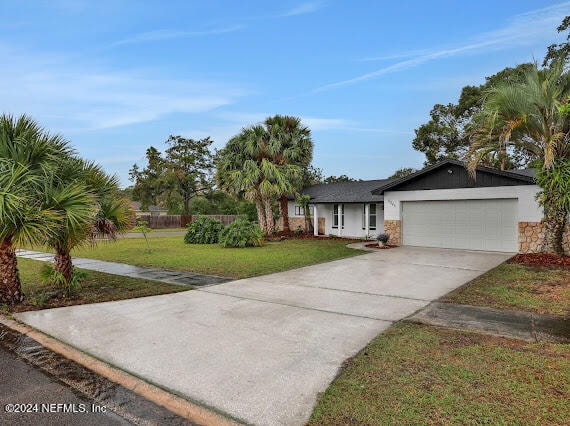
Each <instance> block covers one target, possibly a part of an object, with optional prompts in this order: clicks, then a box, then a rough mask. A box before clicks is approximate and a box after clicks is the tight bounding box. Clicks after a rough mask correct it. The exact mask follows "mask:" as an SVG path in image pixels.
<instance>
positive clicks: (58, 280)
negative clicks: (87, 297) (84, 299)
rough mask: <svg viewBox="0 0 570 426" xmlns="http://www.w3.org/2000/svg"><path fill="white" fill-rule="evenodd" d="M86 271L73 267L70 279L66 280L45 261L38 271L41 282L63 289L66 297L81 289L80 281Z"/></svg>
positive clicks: (84, 276)
mask: <svg viewBox="0 0 570 426" xmlns="http://www.w3.org/2000/svg"><path fill="white" fill-rule="evenodd" d="M86 277H87V273H86V272H83V271H78V270H77V269H75V268H73V270H72V272H71V281H70V282H67V281H66V280H65V277H64V276H63V274H62V273H61V272H58V271H56V270H55V269H54V267H53V265H51V264H49V263H46V264H44V265H43V266H42V269H41V271H40V279H41V280H42V281H43V282H46V283H48V284H51V285H53V286H54V287H57V288H60V289H62V290H64V292H65V295H66V296H67V297H71V296H73V295H74V294H76V293H77V292H78V291H79V290H81V282H82V281H84V280H85V278H86Z"/></svg>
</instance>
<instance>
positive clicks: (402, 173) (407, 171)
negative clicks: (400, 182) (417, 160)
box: [388, 167, 417, 179]
mask: <svg viewBox="0 0 570 426" xmlns="http://www.w3.org/2000/svg"><path fill="white" fill-rule="evenodd" d="M415 172H417V169H414V168H412V167H402V168H399V169H398V170H396V171H395V172H394V173H393V174H392V176H390V177H388V179H400V178H403V177H406V176H409V175H411V174H412V173H415Z"/></svg>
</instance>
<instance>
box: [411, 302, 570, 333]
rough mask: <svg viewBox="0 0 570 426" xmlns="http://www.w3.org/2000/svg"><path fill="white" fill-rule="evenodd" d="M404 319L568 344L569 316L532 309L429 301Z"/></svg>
mask: <svg viewBox="0 0 570 426" xmlns="http://www.w3.org/2000/svg"><path fill="white" fill-rule="evenodd" d="M407 321H410V322H416V323H420V324H428V325H435V326H440V327H452V328H460V329H466V330H472V331H477V332H482V333H486V334H492V335H494V336H501V337H509V338H515V339H521V340H527V341H530V342H537V341H540V340H547V341H555V342H561V343H570V318H560V317H555V316H552V315H539V314H535V313H532V312H523V311H515V310H509V309H493V308H489V307H482V306H470V305H457V304H453V303H440V302H433V303H431V304H430V305H429V306H428V307H426V308H425V309H423V310H421V311H420V312H418V313H416V314H415V315H413V316H411V317H410V318H408V319H407Z"/></svg>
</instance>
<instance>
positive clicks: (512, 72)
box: [412, 63, 535, 170]
mask: <svg viewBox="0 0 570 426" xmlns="http://www.w3.org/2000/svg"><path fill="white" fill-rule="evenodd" d="M531 68H532V64H529V63H525V64H521V65H518V66H517V67H515V68H510V67H507V68H505V69H504V70H502V71H500V72H498V73H496V74H494V75H492V76H490V77H487V78H486V81H485V84H483V85H480V86H465V87H464V88H463V89H462V90H461V96H460V97H459V101H458V103H457V104H453V103H449V104H447V105H442V104H436V105H434V107H433V108H432V110H431V112H430V120H429V121H428V122H427V123H425V124H422V125H421V126H420V127H418V128H417V129H416V130H415V133H416V137H415V138H414V140H413V141H412V146H413V148H414V149H416V150H417V151H420V152H423V153H424V154H425V156H426V161H425V163H424V165H426V166H428V165H431V164H435V163H437V162H438V161H440V160H442V159H444V158H455V159H461V158H463V157H464V156H465V155H466V154H467V152H468V151H469V147H470V137H471V129H472V128H473V127H477V125H476V124H475V123H474V120H475V117H476V116H477V114H478V113H479V111H480V110H481V108H482V105H483V100H484V95H485V93H486V92H487V91H488V90H490V89H491V88H493V87H495V86H496V85H497V84H502V83H504V82H513V83H515V82H521V81H523V80H524V78H525V77H524V76H525V73H526V71H528V70H529V69H531ZM528 154H529V153H528V152H527V151H525V150H521V149H519V148H518V147H516V146H515V147H506V149H505V150H503V151H502V152H499V151H497V152H493V153H492V154H491V153H488V154H486V155H485V156H484V157H483V158H482V159H481V162H482V163H483V164H485V165H486V166H489V167H496V168H501V169H503V170H504V169H509V168H516V167H520V166H524V165H527V164H528V163H529V162H530V161H532V160H534V159H535V157H533V156H532V155H528Z"/></svg>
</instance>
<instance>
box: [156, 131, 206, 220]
mask: <svg viewBox="0 0 570 426" xmlns="http://www.w3.org/2000/svg"><path fill="white" fill-rule="evenodd" d="M166 143H167V144H168V145H169V146H170V147H169V148H168V149H167V150H166V167H167V171H168V172H167V176H168V182H169V183H170V185H169V189H170V190H171V191H175V192H176V193H178V195H179V196H180V197H181V198H182V203H183V211H184V215H186V216H188V215H189V214H190V210H189V202H190V200H191V199H192V197H194V196H195V195H196V194H199V193H203V192H204V191H205V190H206V189H207V188H209V187H210V179H209V175H210V173H211V170H212V167H213V164H212V153H211V152H210V145H211V144H212V140H211V139H210V138H209V137H207V138H204V139H199V140H194V139H186V138H183V137H182V136H172V135H170V136H169V137H168V139H167V141H166Z"/></svg>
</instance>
